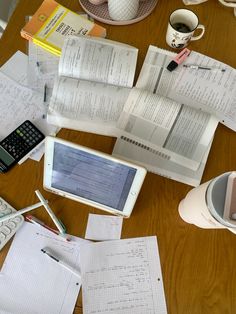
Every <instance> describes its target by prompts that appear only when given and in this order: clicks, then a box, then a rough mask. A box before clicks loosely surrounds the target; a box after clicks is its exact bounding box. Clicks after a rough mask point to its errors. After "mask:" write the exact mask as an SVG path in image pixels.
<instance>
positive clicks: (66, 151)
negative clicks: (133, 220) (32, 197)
mask: <svg viewBox="0 0 236 314" xmlns="http://www.w3.org/2000/svg"><path fill="white" fill-rule="evenodd" d="M136 171H137V169H135V168H132V167H130V166H128V165H124V164H121V163H119V162H115V161H113V160H109V159H106V158H103V157H100V156H97V155H94V154H92V153H89V152H85V151H83V150H80V149H78V148H73V147H68V146H66V145H64V144H61V143H55V145H54V158H53V166H52V187H53V188H55V189H59V190H61V191H64V192H68V193H71V194H73V195H77V196H79V197H82V198H84V199H88V200H91V201H94V202H97V203H100V204H103V205H106V206H109V207H112V208H114V209H116V210H119V211H122V210H123V208H124V205H125V203H126V200H127V197H128V195H129V192H130V188H131V186H132V183H133V180H134V177H135V174H136Z"/></svg>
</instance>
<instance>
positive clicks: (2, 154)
mask: <svg viewBox="0 0 236 314" xmlns="http://www.w3.org/2000/svg"><path fill="white" fill-rule="evenodd" d="M0 159H1V160H2V161H3V162H4V163H5V165H7V166H9V165H10V164H11V163H12V162H13V161H15V159H14V158H13V157H12V156H11V155H9V154H8V153H7V152H6V151H5V149H4V148H3V147H1V146H0Z"/></svg>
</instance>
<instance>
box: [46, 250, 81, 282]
mask: <svg viewBox="0 0 236 314" xmlns="http://www.w3.org/2000/svg"><path fill="white" fill-rule="evenodd" d="M41 251H42V252H43V253H45V254H46V255H47V256H49V257H50V258H52V259H53V260H54V261H55V262H57V263H58V264H59V265H61V266H62V267H64V268H65V269H67V270H69V271H70V272H71V273H72V274H74V275H75V276H77V277H79V278H81V275H80V273H79V272H78V271H77V270H76V269H74V268H72V267H71V266H69V265H68V264H66V263H65V262H63V261H61V260H59V258H57V257H55V256H53V255H52V253H51V252H49V251H48V249H41Z"/></svg>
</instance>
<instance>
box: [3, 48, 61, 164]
mask: <svg viewBox="0 0 236 314" xmlns="http://www.w3.org/2000/svg"><path fill="white" fill-rule="evenodd" d="M27 66H28V57H27V56H26V55H25V54H23V53H22V52H20V51H17V52H16V53H15V54H14V55H13V56H12V57H11V58H10V59H9V60H8V61H7V62H6V63H5V64H4V65H3V66H2V67H1V70H0V93H1V99H0V108H1V117H0V125H1V127H0V139H3V138H4V137H5V136H7V135H8V134H9V133H10V132H11V131H13V130H14V129H15V128H16V127H17V126H19V125H20V124H21V123H22V122H24V121H25V120H26V119H29V120H31V121H32V122H33V123H35V124H36V126H37V127H38V128H39V129H40V130H41V131H42V132H43V134H45V135H52V134H55V133H56V131H57V129H58V128H57V127H55V126H53V125H49V124H48V123H47V121H46V113H47V109H48V106H47V104H45V103H44V102H43V93H42V92H41V93H39V92H36V91H33V90H32V89H31V88H30V87H28V86H27ZM43 153H44V145H41V146H40V148H38V149H37V151H36V152H35V153H33V154H31V156H30V158H31V159H34V160H37V161H39V160H40V159H41V157H42V155H43Z"/></svg>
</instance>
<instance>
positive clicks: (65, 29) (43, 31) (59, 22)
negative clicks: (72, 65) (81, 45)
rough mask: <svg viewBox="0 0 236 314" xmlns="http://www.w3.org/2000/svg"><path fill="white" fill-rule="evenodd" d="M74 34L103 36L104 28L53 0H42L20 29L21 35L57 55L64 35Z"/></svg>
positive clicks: (104, 33) (59, 52)
mask: <svg viewBox="0 0 236 314" xmlns="http://www.w3.org/2000/svg"><path fill="white" fill-rule="evenodd" d="M76 34H82V35H91V36H98V37H105V36H106V29H105V28H104V27H102V26H100V25H97V24H95V23H94V22H92V21H89V20H87V19H86V18H85V17H82V16H80V15H78V14H76V13H75V12H73V11H71V10H69V9H67V8H65V7H63V6H62V5H61V4H59V3H57V2H56V1H54V0H44V2H43V3H42V5H41V6H40V7H39V8H38V10H37V11H36V12H35V14H34V15H33V16H32V18H31V19H30V21H29V22H28V23H27V24H26V25H25V26H24V27H23V29H22V30H21V36H22V37H24V38H25V39H27V40H32V41H33V42H34V43H35V44H37V45H39V46H41V47H43V48H44V49H46V50H48V51H50V52H52V53H54V54H55V55H58V56H60V54H61V48H62V46H63V42H64V39H65V36H68V35H76Z"/></svg>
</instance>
